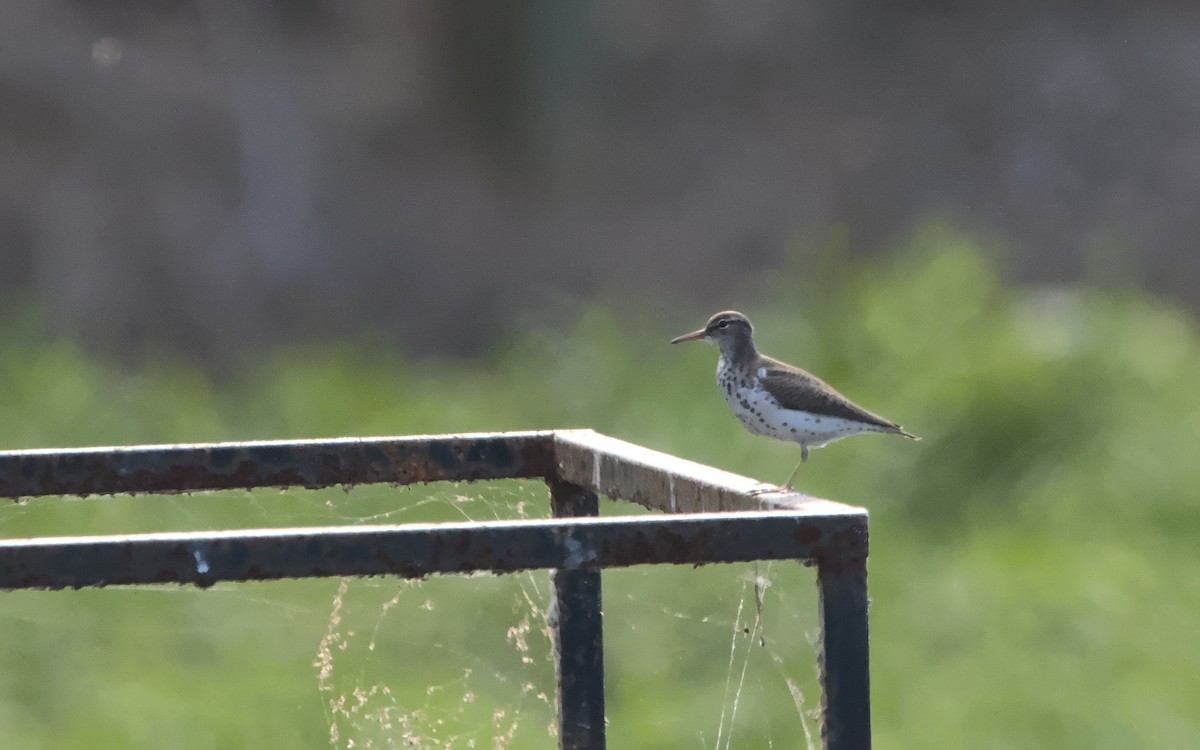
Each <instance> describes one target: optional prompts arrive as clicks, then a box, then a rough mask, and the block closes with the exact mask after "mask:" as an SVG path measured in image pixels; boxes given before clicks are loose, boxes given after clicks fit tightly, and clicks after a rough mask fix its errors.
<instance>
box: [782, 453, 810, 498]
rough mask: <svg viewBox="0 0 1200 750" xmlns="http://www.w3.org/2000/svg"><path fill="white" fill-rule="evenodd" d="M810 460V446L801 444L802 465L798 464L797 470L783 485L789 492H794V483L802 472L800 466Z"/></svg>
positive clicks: (794, 470) (793, 470)
mask: <svg viewBox="0 0 1200 750" xmlns="http://www.w3.org/2000/svg"><path fill="white" fill-rule="evenodd" d="M807 460H808V446H807V445H805V444H804V443H801V444H800V463H797V464H796V468H794V469H792V473H791V474H790V475H789V476H788V478H787V481H786V482H784V483H783V488H784V489H785V490H787V491H788V492H791V490H792V482H793V481H795V479H796V473H797V472H799V471H800V466H801V464H803V463H804V462H805V461H807Z"/></svg>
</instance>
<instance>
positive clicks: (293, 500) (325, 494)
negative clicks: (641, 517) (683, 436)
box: [0, 481, 819, 750]
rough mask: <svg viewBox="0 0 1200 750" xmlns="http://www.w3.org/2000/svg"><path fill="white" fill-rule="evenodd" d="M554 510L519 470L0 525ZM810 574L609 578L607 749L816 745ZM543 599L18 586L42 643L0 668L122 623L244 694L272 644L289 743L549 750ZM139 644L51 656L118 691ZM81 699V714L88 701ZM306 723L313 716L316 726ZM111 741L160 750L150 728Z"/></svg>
mask: <svg viewBox="0 0 1200 750" xmlns="http://www.w3.org/2000/svg"><path fill="white" fill-rule="evenodd" d="M601 506H602V508H601V510H602V514H604V515H616V514H631V513H644V512H645V511H643V510H642V509H640V508H637V507H636V506H631V505H628V504H625V503H612V502H607V501H603V500H602V503H601ZM548 515H549V498H548V493H547V491H546V488H545V485H543V484H541V483H540V482H519V481H508V482H497V483H493V484H472V485H453V484H438V485H430V486H425V487H400V488H395V487H381V486H369V487H360V488H351V489H348V490H345V491H343V490H340V489H333V490H321V491H306V490H288V491H285V492H279V491H275V490H255V491H229V492H217V493H204V494H197V495H194V496H157V497H138V498H129V497H117V498H97V499H88V500H79V499H68V498H43V499H38V500H34V501H31V502H29V503H24V504H19V505H18V504H13V505H8V506H3V507H0V536H4V537H10V538H11V537H21V536H37V535H49V534H53V535H70V534H84V533H86V534H103V533H134V532H142V531H159V530H189V529H215V528H254V527H268V526H275V527H282V526H306V525H338V524H342V525H364V524H392V523H416V522H422V523H425V522H440V521H464V520H466V521H486V520H497V519H518V518H535V517H546V516H548ZM814 578H815V576H814V574H813V572H812V571H811V570H810V569H807V568H805V567H803V566H802V565H800V564H799V563H780V562H776V563H761V564H758V565H711V566H702V567H698V568H693V567H691V566H641V567H636V568H627V569H612V570H606V571H605V573H604V576H603V588H604V616H605V626H604V628H605V641H604V646H605V663H606V667H605V672H606V674H605V678H606V713H607V717H608V720H609V728H608V736H609V746H610V747H621V748H638V747H645V748H659V747H694V748H704V749H705V750H710V749H711V750H726V749H728V748H745V747H776V746H778V747H795V746H797V745H803V746H807V747H814V746H815V743H816V739H815V738H817V737H819V719H818V716H817V710H816V709H817V703H818V702H819V701H817V700H815V698H817V697H819V692H818V688H817V682H816V664H815V658H816V657H815V650H816V649H815V645H814V644H815V640H816V637H817V622H816V605H815V602H816V593H815V581H814ZM552 591H553V588H552V585H551V582H550V575H549V572H548V571H532V572H528V573H519V574H508V575H491V574H487V575H473V576H434V577H430V578H427V579H424V580H417V581H408V580H401V579H395V578H386V577H379V578H371V579H349V578H348V579H335V580H307V581H283V582H270V583H245V584H220V585H218V586H216V587H214V588H213V589H209V590H204V591H201V590H197V589H192V588H187V587H177V586H155V587H129V588H124V589H122V588H117V587H114V588H109V589H105V590H99V591H98V590H91V591H79V592H61V593H55V594H49V593H42V592H14V593H10V594H6V595H5V597H8V598H7V599H5V600H4V601H6V602H7V603H8V604H9V605H10V606H8V607H6V608H5V610H6V611H5V612H3V613H0V632H2V631H3V630H10V631H12V632H18V633H19V632H23V631H32V630H34V629H36V630H37V631H38V632H40V633H41V634H43V635H44V636H45V638H48V639H50V640H49V641H47V640H45V639H41V640H37V641H35V642H28V641H27V646H28V649H26V650H24V651H22V650H20V649H17V648H15V647H13V646H9V647H0V659H2V660H3V663H0V669H2V670H5V671H7V672H8V673H10V674H11V673H12V672H13V670H14V669H15V668H16V667H14V666H13V665H14V664H15V663H18V662H21V661H22V660H24V661H29V660H32V661H34V662H36V663H41V662H43V661H53V659H51V658H50V657H49V656H48V654H47V653H46V649H47V646H46V643H48V642H60V643H66V644H72V643H74V642H77V641H83V642H88V641H89V640H94V634H93V632H92V631H93V630H96V629H105V628H115V629H120V630H123V631H125V632H126V633H127V634H131V638H132V639H133V640H134V641H135V642H137V643H138V644H139V652H140V651H141V650H142V649H143V648H144V646H143V644H144V643H148V642H152V641H155V640H158V639H162V638H164V637H174V638H175V650H179V649H184V650H186V651H191V650H193V649H196V648H200V649H206V650H209V651H211V659H212V663H213V665H216V666H217V667H220V669H219V670H218V671H220V672H221V675H222V676H221V677H220V678H214V677H213V676H212V675H210V674H208V673H207V672H206V670H205V669H197V668H196V667H195V665H194V664H192V665H190V666H189V664H190V659H189V658H187V657H180V656H179V655H178V654H177V653H175V652H174V651H173V650H171V649H169V648H164V653H163V654H161V655H159V657H158V658H159V659H160V660H165V661H168V662H170V660H172V659H178V660H179V661H180V662H181V663H182V666H180V665H169V667H170V668H172V669H175V668H176V667H178V668H179V669H180V671H181V673H182V674H183V675H184V677H183V678H182V679H183V680H184V681H185V682H187V683H188V684H190V685H203V684H206V683H207V682H208V681H210V680H214V681H219V680H231V681H235V682H236V681H238V680H242V681H244V682H245V683H246V684H247V685H251V684H253V683H254V680H255V678H256V676H257V675H256V674H247V675H243V674H241V673H240V670H241V667H240V666H239V664H240V663H247V664H251V665H253V664H257V663H258V661H257V660H259V659H260V658H265V657H261V655H260V653H259V652H261V651H267V652H269V654H270V655H271V656H272V658H274V657H276V656H277V657H278V660H279V661H278V663H279V664H280V665H282V666H279V667H278V669H279V670H280V674H279V675H278V681H277V683H272V684H286V685H287V686H290V687H291V688H292V689H293V690H295V695H297V696H299V697H297V698H296V699H295V700H294V701H293V702H292V703H290V704H288V705H287V706H286V708H281V710H282V714H281V717H280V719H279V721H280V723H281V725H282V726H284V727H285V728H287V729H290V730H291V731H293V732H295V733H296V735H297V736H299V737H300V739H299V740H295V741H294V742H293V743H292V745H293V746H301V747H314V748H315V747H332V748H339V749H340V748H346V749H349V748H493V749H495V750H501V749H506V748H547V747H554V746H556V745H557V738H556V734H557V731H556V725H555V714H556V711H555V697H554V695H555V671H554V670H555V664H554V647H553V634H552V632H551V630H550V629H549V627H548V626H547V623H546V613H547V610H548V607H549V603H550V601H551V597H552ZM14 603H15V606H14ZM81 614H82V615H83V616H81ZM164 629H166V630H167V631H168V632H167V634H166V636H164V633H163V631H164ZM247 639H256V641H255V642H256V643H258V644H259V645H258V649H259V651H258V652H255V653H254V654H253V655H252V656H250V657H249V658H248V660H246V658H245V657H241V661H240V660H239V653H241V652H240V651H239V649H241V648H243V647H245V646H244V644H245V641H247ZM17 640H18V641H20V640H21V639H19V638H18V639H17ZM196 642H199V643H200V644H202V645H200V646H197V645H196ZM39 643H40V644H41V646H40V647H39V646H38V644H39ZM179 644H183V645H182V646H180V645H179ZM71 648H72V647H71V646H69V645H68V652H70V649H71ZM81 650H82V649H81ZM305 654H307V655H305ZM142 656H143V654H142V653H137V654H131V653H128V652H124V653H122V652H121V651H120V650H119V649H117V650H116V651H115V652H114V654H113V656H112V662H111V663H108V662H105V661H103V660H101V661H100V662H99V664H96V665H90V662H89V659H88V655H87V653H84V654H83V655H82V656H80V657H79V661H80V662H82V663H67V664H59V665H58V668H60V669H62V670H64V672H65V671H66V670H73V671H72V672H71V678H72V679H76V680H77V681H80V682H81V684H82V685H84V686H86V685H88V684H92V685H94V686H96V687H97V688H98V689H99V690H107V692H110V693H113V694H116V695H119V694H120V693H121V692H122V691H123V690H126V689H130V690H132V689H134V688H135V687H136V686H137V685H138V684H139V683H138V681H137V680H138V677H137V676H130V675H128V674H125V673H124V671H123V668H122V665H124V664H126V663H127V662H129V661H130V660H132V659H135V658H139V657H142ZM155 664H156V665H158V662H155ZM272 664H274V662H272ZM160 666H161V665H160ZM262 668H263V667H258V668H257V669H262ZM189 669H190V670H191V671H190V672H189ZM246 669H249V670H250V671H252V672H253V671H254V670H255V667H252V666H247V667H246ZM231 673H232V674H231ZM64 678H65V675H64ZM172 684H173V683H172ZM131 685H132V686H134V687H130V686H131ZM179 689H180V690H184V689H185V688H183V687H182V686H181V687H180V688H179ZM264 689H274V690H279V688H278V687H274V688H264ZM35 692H36V691H35ZM214 692H216V691H215V690H214ZM5 700H9V701H14V700H16V698H15V697H14V696H13V695H11V694H8V695H6V694H4V693H2V692H0V719H2V718H3V714H4V705H5V703H4V701H5ZM28 700H33V698H28ZM79 700H80V701H81V702H80V703H79V704H78V705H77V708H78V709H79V710H80V712H81V715H84V714H86V711H87V710H88V705H89V704H88V702H87V701H88V700H89V699H88V698H86V697H85V698H80V699H79ZM96 700H99V699H98V698H97V699H96ZM214 700H216V699H215V698H214ZM238 708H239V707H238V706H237V705H236V704H235V705H234V706H233V708H231V709H229V715H232V716H238V715H239V714H238ZM38 709H39V706H37V705H36V704H34V705H31V706H29V707H28V710H33V711H36V710H38ZM174 709H175V710H178V711H179V712H180V713H181V715H183V716H186V714H187V713H188V711H191V712H193V713H194V712H195V708H194V707H189V706H186V705H184V706H175V707H174ZM165 710H166V711H167V713H169V712H170V710H172V707H171V706H168V707H167V709H165ZM246 710H249V709H246ZM127 712H128V709H116V710H115V713H116V714H117V715H118V716H121V718H120V719H119V720H118V721H119V723H120V722H124V723H127V724H129V725H130V726H133V725H134V724H135V722H136V721H137V720H138V718H139V717H138V716H137V712H133V713H134V714H135V715H134V716H124V715H123V714H124V713H127ZM218 713H219V712H218ZM318 719H319V726H323V727H324V729H323V730H320V731H319V732H318V731H315V730H314V725H315V724H316V723H317V720H318ZM182 720H183V719H181V721H182ZM214 731H215V730H214ZM224 731H225V733H226V734H228V732H230V731H232V732H234V733H235V734H236V733H237V731H238V730H237V729H236V728H235V729H226V730H224ZM244 731H248V730H243V733H244ZM131 732H132V730H131ZM132 733H134V734H136V732H132ZM318 734H319V735H320V736H315V735H318ZM205 737H206V735H205V734H204V731H197V732H194V733H192V734H188V735H184V736H182V738H181V739H180V741H178V742H176V743H174V745H175V746H177V747H210V746H212V742H211V741H210V740H211V738H212V736H208V740H206V739H205ZM14 742H15V743H16V745H20V746H22V747H31V748H38V747H54V746H58V745H55V744H54V743H53V742H50V741H48V740H39V737H38V733H37V732H36V731H32V730H31V731H28V732H26V733H25V734H20V733H18V734H17V735H16V736H15V739H14ZM114 744H119V745H120V746H130V747H137V746H146V747H151V746H155V745H154V744H153V743H152V742H151V741H149V740H147V741H146V742H145V744H143V745H139V744H136V743H132V742H124V743H114ZM268 744H271V743H270V742H268Z"/></svg>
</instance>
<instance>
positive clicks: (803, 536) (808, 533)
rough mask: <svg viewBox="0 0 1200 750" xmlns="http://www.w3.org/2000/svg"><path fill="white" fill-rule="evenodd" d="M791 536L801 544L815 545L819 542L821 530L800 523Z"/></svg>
mask: <svg viewBox="0 0 1200 750" xmlns="http://www.w3.org/2000/svg"><path fill="white" fill-rule="evenodd" d="M792 536H793V537H795V539H796V541H797V542H800V543H801V544H816V543H817V542H819V541H821V530H820V529H819V528H817V527H816V526H814V525H813V524H811V523H802V524H800V525H799V526H797V527H796V530H795V532H793V533H792Z"/></svg>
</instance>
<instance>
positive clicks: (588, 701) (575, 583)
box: [549, 479, 605, 750]
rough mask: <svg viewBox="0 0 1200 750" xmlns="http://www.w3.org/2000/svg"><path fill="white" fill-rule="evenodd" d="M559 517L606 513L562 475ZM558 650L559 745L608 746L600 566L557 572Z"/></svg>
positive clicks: (577, 749) (556, 492)
mask: <svg viewBox="0 0 1200 750" xmlns="http://www.w3.org/2000/svg"><path fill="white" fill-rule="evenodd" d="M549 484H550V502H551V506H552V510H553V512H554V515H555V516H556V517H558V518H578V517H595V516H597V515H599V514H600V503H599V499H598V498H597V497H596V493H594V492H591V491H590V490H585V489H584V488H582V487H580V486H579V485H576V484H570V483H569V482H564V481H562V480H559V479H555V480H551V481H550V483H549ZM554 605H555V612H556V614H557V623H556V626H555V627H556V631H555V639H554V643H555V646H556V648H557V650H558V728H559V734H558V746H559V748H560V749H561V750H604V747H605V735H604V731H605V725H604V630H603V624H604V621H603V614H602V612H603V610H602V601H601V590H600V571H599V570H569V569H557V570H555V571H554Z"/></svg>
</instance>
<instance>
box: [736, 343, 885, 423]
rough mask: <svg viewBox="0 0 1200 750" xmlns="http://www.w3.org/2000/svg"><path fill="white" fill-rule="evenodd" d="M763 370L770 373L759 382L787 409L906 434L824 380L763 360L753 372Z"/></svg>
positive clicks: (796, 368)
mask: <svg viewBox="0 0 1200 750" xmlns="http://www.w3.org/2000/svg"><path fill="white" fill-rule="evenodd" d="M760 368H761V369H765V370H766V371H767V375H766V377H763V378H760V380H761V381H762V384H763V387H764V388H766V389H767V393H770V394H771V395H772V396H774V397H775V400H776V401H778V402H779V404H780V406H782V407H783V408H785V409H795V410H797V411H806V412H809V413H811V414H817V415H820V416H826V417H839V418H841V419H852V420H854V421H856V422H866V423H868V424H873V425H878V426H879V427H882V428H884V429H886V430H888V431H889V432H896V433H900V434H907V433H904V431H903V430H902V429H900V425H898V424H896V423H895V422H892V421H890V420H887V419H884V418H883V417H881V416H879V415H878V414H874V413H872V412H869V411H867V410H866V409H864V408H862V407H861V406H859V405H858V404H855V403H854V402H853V401H851V400H850V399H848V398H846V397H845V396H843V395H842V394H840V393H838V392H837V391H836V390H834V388H833V386H831V385H829V384H828V383H826V382H825V381H824V380H821V379H820V378H818V377H817V376H816V375H813V374H811V373H808V372H805V371H804V370H801V369H800V368H799V367H792V366H791V365H789V364H787V363H784V362H780V361H779V360H777V359H772V358H770V357H761V356H760V357H759V359H758V362H756V363H755V367H754V369H755V371H757V370H759V369H760Z"/></svg>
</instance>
